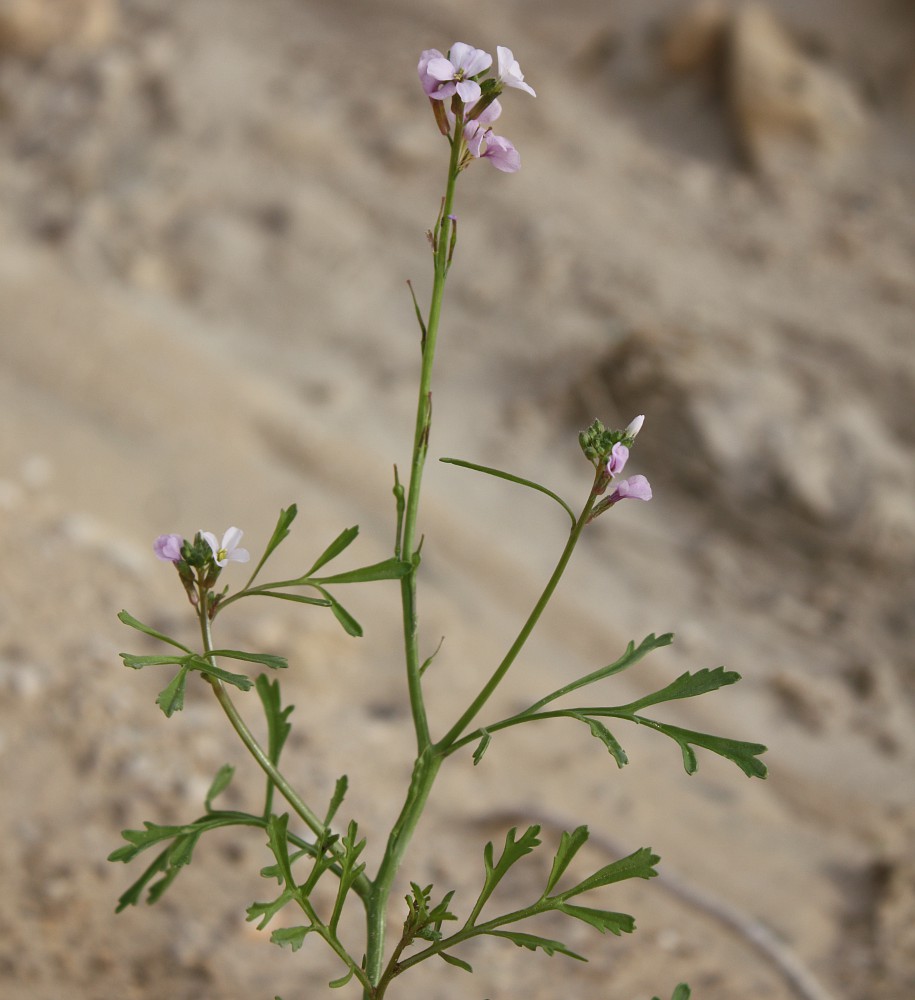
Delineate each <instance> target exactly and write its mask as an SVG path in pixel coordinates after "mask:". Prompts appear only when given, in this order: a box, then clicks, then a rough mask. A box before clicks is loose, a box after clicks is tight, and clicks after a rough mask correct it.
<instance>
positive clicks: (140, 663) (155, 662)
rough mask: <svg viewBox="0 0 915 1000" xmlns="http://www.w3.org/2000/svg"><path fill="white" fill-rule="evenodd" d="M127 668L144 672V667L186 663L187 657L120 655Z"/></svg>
mask: <svg viewBox="0 0 915 1000" xmlns="http://www.w3.org/2000/svg"><path fill="white" fill-rule="evenodd" d="M118 656H120V658H121V659H122V660H123V661H124V666H125V667H130V668H131V670H142V669H143V667H153V666H161V665H163V664H166V663H185V662H186V661H187V657H186V656H167V655H166V656H134V655H133V654H132V653H118Z"/></svg>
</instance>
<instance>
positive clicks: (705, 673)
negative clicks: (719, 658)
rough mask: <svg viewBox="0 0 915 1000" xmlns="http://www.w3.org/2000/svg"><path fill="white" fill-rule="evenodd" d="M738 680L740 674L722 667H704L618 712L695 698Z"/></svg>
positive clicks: (686, 674) (636, 710) (682, 675)
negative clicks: (711, 668)
mask: <svg viewBox="0 0 915 1000" xmlns="http://www.w3.org/2000/svg"><path fill="white" fill-rule="evenodd" d="M739 680H740V674H738V673H737V672H736V671H734V670H725V669H724V667H716V668H715V669H714V670H709V669H708V668H707V667H706V668H704V669H703V670H698V671H696V673H694V674H691V673H690V672H689V671H687V672H686V673H685V674H681V675H680V676H679V677H678V678H677V679H676V680H675V681H672V682H671V683H670V684H668V685H667V687H664V688H661V690H660V691H655V693H654V694H649V695H646V696H645V697H644V698H639V699H638V701H633V702H631V703H630V704H628V705H623V706H622V707H621V709H620V711H622V712H638V711H641V710H642V709H643V708H647V707H648V706H649V705H658V704H660V703H661V702H665V701H677V700H678V699H681V698H695V697H696V696H697V695H700V694H707V693H708V692H709V691H717V690H718V689H719V688H722V687H727V685H729V684H736V683H737V681H739Z"/></svg>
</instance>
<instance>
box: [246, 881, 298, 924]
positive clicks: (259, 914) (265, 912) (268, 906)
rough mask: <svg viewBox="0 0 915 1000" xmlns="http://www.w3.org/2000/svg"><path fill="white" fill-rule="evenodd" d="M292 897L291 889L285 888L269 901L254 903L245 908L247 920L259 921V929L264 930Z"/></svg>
mask: <svg viewBox="0 0 915 1000" xmlns="http://www.w3.org/2000/svg"><path fill="white" fill-rule="evenodd" d="M292 898H293V894H292V892H291V891H290V890H289V889H284V890H283V892H281V893H280V895H279V896H277V898H276V899H274V900H271V902H269V903H252V904H251V905H250V906H249V907H248V908H247V909H246V910H245V914H246V916H245V920H248V921H254V920H257V921H259V923H258V925H257V929H258V930H259V931H262V930H263V929H264V928H265V927H266V926H267V924H269V923H270V921H271V920H272V919H273V918H274V917H275V916H276V915H277V913H279V912H280V910H282V909H283V907H284V906H285V905H286V904H287V903H288V902H290V901H291V900H292Z"/></svg>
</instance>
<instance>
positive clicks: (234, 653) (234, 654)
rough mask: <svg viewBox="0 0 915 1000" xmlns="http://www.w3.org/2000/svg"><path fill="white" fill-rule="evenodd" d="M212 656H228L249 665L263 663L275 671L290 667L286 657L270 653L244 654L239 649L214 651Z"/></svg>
mask: <svg viewBox="0 0 915 1000" xmlns="http://www.w3.org/2000/svg"><path fill="white" fill-rule="evenodd" d="M210 656H227V657H229V658H230V659H232V660H245V661H247V662H248V663H263V665H264V666H265V667H270V668H271V669H273V670H284V669H285V668H286V667H288V666H289V663H288V661H287V660H286V657H285V656H272V655H271V654H270V653H243V652H241V651H240V650H238V649H214V650H213V651H212V652H211V653H210Z"/></svg>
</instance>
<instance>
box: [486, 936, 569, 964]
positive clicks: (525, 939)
mask: <svg viewBox="0 0 915 1000" xmlns="http://www.w3.org/2000/svg"><path fill="white" fill-rule="evenodd" d="M487 933H488V934H490V935H491V936H492V937H502V938H507V939H508V940H509V941H511V942H512V943H513V944H516V945H517V946H518V947H519V948H527V949H529V950H530V951H536V950H537V949H538V948H539V949H540V950H541V951H545V952H546V953H547V955H557V954H558V955H568V956H569V958H574V959H577V960H578V961H579V962H587V961H588V960H587V959H586V958H585V957H584V956H583V955H579V954H577V953H576V952H574V951H570V950H569V949H568V948H567V947H566V946H565V945H564V944H563V943H562V942H561V941H552V940H550V938H544V937H539V936H538V935H536V934H523V933H521V932H520V931H488V932H487Z"/></svg>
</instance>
